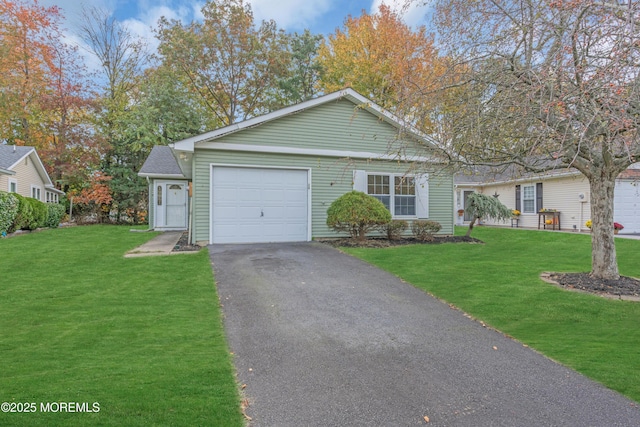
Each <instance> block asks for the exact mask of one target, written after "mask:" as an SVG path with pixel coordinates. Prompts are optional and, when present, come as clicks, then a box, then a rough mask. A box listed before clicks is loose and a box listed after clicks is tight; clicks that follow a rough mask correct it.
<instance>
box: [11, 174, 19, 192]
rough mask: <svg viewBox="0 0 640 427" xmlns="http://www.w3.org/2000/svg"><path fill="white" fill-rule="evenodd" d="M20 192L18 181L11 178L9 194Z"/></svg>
mask: <svg viewBox="0 0 640 427" xmlns="http://www.w3.org/2000/svg"><path fill="white" fill-rule="evenodd" d="M17 192H18V181H16V180H15V179H13V178H9V193H17Z"/></svg>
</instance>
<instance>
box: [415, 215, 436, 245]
mask: <svg viewBox="0 0 640 427" xmlns="http://www.w3.org/2000/svg"><path fill="white" fill-rule="evenodd" d="M441 228H442V225H440V223H439V222H438V221H431V220H428V219H427V220H422V219H418V220H415V221H413V223H412V224H411V232H412V233H413V235H414V237H415V238H416V239H418V240H422V241H428V240H433V235H434V234H435V233H437V232H438V231H440V229H441Z"/></svg>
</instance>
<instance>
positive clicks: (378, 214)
mask: <svg viewBox="0 0 640 427" xmlns="http://www.w3.org/2000/svg"><path fill="white" fill-rule="evenodd" d="M389 221H391V212H389V210H388V209H387V208H386V207H385V206H384V205H383V204H382V202H381V201H380V200H378V199H376V198H375V197H373V196H369V195H368V194H365V193H362V192H360V191H351V192H349V193H346V194H343V195H342V196H340V197H339V198H337V199H336V200H335V201H334V202H333V203H331V206H329V209H327V225H328V226H329V227H330V228H332V229H334V230H335V231H346V232H348V233H349V235H350V236H351V237H352V238H354V239H358V240H364V238H365V236H366V234H367V233H368V232H370V231H371V230H374V229H376V228H379V227H380V226H382V225H384V224H387V223H388V222H389Z"/></svg>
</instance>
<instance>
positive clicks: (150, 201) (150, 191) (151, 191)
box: [145, 175, 155, 230]
mask: <svg viewBox="0 0 640 427" xmlns="http://www.w3.org/2000/svg"><path fill="white" fill-rule="evenodd" d="M145 178H147V188H148V189H149V190H148V191H149V193H148V194H149V200H148V204H147V206H148V207H149V212H147V222H149V230H153V227H152V226H151V222H150V221H149V217H150V214H151V209H153V206H152V203H153V200H152V197H151V194H153V188H151V180H149V176H148V175H147V176H146V177H145ZM154 218H155V216H154Z"/></svg>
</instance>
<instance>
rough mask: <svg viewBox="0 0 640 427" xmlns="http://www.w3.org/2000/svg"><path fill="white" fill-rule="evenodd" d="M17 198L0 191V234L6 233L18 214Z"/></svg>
mask: <svg viewBox="0 0 640 427" xmlns="http://www.w3.org/2000/svg"><path fill="white" fill-rule="evenodd" d="M19 203H20V202H19V201H18V198H17V197H16V196H15V195H14V194H13V193H5V192H4V191H0V233H3V232H5V233H8V232H9V231H10V229H11V226H12V225H13V223H14V221H15V219H16V215H17V214H18V205H19Z"/></svg>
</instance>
